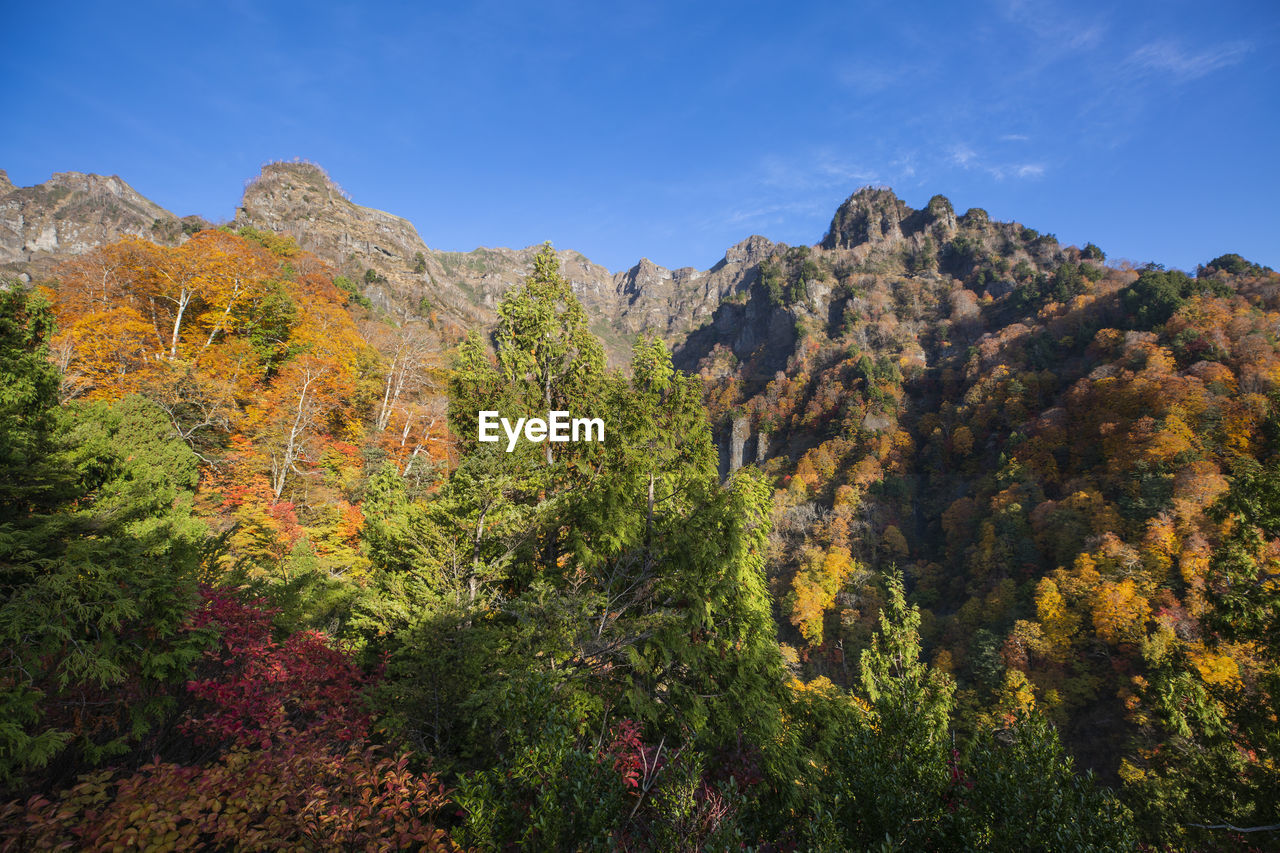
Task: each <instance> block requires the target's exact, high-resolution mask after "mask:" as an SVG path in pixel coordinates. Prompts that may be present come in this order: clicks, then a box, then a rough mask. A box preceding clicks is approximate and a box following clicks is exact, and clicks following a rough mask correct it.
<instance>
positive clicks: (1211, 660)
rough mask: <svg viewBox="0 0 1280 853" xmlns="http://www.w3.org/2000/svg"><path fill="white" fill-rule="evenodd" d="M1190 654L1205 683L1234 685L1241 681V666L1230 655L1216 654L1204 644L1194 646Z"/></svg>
mask: <svg viewBox="0 0 1280 853" xmlns="http://www.w3.org/2000/svg"><path fill="white" fill-rule="evenodd" d="M1190 656H1191V663H1192V665H1193V666H1194V667H1195V668H1196V672H1198V673H1200V677H1201V678H1202V679H1203V680H1204V683H1205V684H1220V685H1224V686H1233V685H1237V684H1239V683H1240V666H1239V665H1238V664H1237V663H1236V662H1235V660H1233V659H1232V658H1231V657H1230V656H1228V655H1220V654H1214V653H1213V652H1211V651H1208V650H1207V649H1205V648H1204V647H1203V645H1201V646H1199V647H1198V648H1193V649H1192V650H1191V652H1190Z"/></svg>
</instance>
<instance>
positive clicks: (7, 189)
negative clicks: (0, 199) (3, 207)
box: [0, 169, 14, 195]
mask: <svg viewBox="0 0 1280 853" xmlns="http://www.w3.org/2000/svg"><path fill="white" fill-rule="evenodd" d="M13 190H14V186H13V181H11V180H9V173H8V172H6V171H5V170H4V169H0V195H8V194H9V193H11V192H13Z"/></svg>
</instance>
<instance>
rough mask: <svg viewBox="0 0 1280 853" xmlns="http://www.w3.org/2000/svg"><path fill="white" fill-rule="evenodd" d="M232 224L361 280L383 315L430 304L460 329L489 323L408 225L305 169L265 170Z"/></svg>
mask: <svg viewBox="0 0 1280 853" xmlns="http://www.w3.org/2000/svg"><path fill="white" fill-rule="evenodd" d="M235 224H236V225H237V226H246V225H247V226H251V227H254V228H261V229H265V230H270V231H276V232H280V233H284V234H290V235H292V236H293V238H294V239H295V240H297V241H298V245H300V246H302V248H304V249H307V250H309V251H312V252H314V253H316V254H317V255H319V256H321V257H323V258H327V259H328V260H330V261H332V262H333V263H334V264H335V265H337V267H338V268H339V270H341V271H342V272H343V273H345V274H347V275H348V276H350V277H352V278H354V279H356V280H361V279H363V280H365V281H367V282H368V283H369V285H370V286H369V287H367V288H366V289H365V295H366V296H368V297H369V298H370V299H371V300H372V301H373V303H374V304H375V305H376V306H377V307H379V308H381V309H383V310H385V311H390V312H392V313H401V312H404V311H413V312H416V311H417V309H418V308H419V306H422V307H423V308H426V307H427V304H428V303H429V304H430V307H431V309H433V310H439V311H442V312H445V313H447V314H449V315H451V316H453V317H454V318H455V319H457V320H459V321H462V322H463V323H468V324H469V323H473V322H486V321H488V320H490V319H491V312H488V311H486V310H485V309H484V308H483V306H482V305H477V304H475V301H474V300H473V299H471V298H468V294H465V293H463V292H462V291H460V290H459V289H458V288H457V287H456V286H451V284H452V283H451V282H450V281H449V277H448V276H447V275H446V273H445V270H444V268H443V267H442V266H441V265H440V263H439V262H438V261H436V259H435V258H433V257H432V258H428V252H429V250H428V249H427V245H426V243H424V242H423V241H422V238H421V237H420V236H418V231H417V229H416V228H414V227H413V224H412V223H411V222H409V221H408V220H407V219H402V218H400V217H399V216H393V215H392V214H390V213H384V212H383V211H381V210H374V209H373V208H371V207H362V206H361V205H358V204H355V203H353V202H352V201H351V200H350V199H349V198H347V195H346V193H344V192H343V191H342V190H341V189H340V188H339V187H338V185H337V184H335V183H334V182H333V181H332V180H330V178H329V176H328V175H326V174H325V173H324V171H323V170H322V169H321V168H320V167H318V166H315V165H312V164H310V163H271V164H269V165H267V166H264V167H263V169H262V172H261V174H259V175H258V177H257V178H256V179H254V181H253V182H252V183H250V184H249V186H248V187H247V188H246V189H245V192H244V198H243V200H242V201H241V202H240V207H239V208H238V209H237V210H236V218H235ZM420 257H421V258H422V260H421V261H419V260H418V259H419V258H420ZM369 270H372V271H373V274H372V275H371V276H370V278H369V279H365V278H364V277H365V275H366V272H367V271H369ZM424 300H426V302H424Z"/></svg>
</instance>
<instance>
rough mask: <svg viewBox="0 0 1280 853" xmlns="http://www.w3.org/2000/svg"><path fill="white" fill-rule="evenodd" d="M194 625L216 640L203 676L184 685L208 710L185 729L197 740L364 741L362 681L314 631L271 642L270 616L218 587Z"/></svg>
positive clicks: (207, 595)
mask: <svg viewBox="0 0 1280 853" xmlns="http://www.w3.org/2000/svg"><path fill="white" fill-rule="evenodd" d="M204 597H205V606H204V608H203V609H202V610H200V611H199V613H197V615H196V617H195V620H194V624H195V627H197V628H203V627H209V626H213V627H217V628H218V629H220V631H221V638H220V640H219V642H218V644H217V646H216V647H215V648H213V649H211V650H210V651H208V652H206V653H205V661H204V667H203V669H204V671H205V672H207V673H209V675H208V677H206V678H202V679H197V680H193V681H191V682H189V683H188V685H187V687H188V689H190V691H191V692H192V693H194V694H195V695H196V696H197V697H199V698H200V699H202V700H204V702H205V703H207V704H206V708H205V709H204V710H202V711H201V712H199V713H197V714H196V715H194V716H193V717H192V718H191V719H189V720H188V721H187V722H186V723H185V724H184V730H185V731H187V732H188V733H190V734H192V735H194V736H195V737H196V738H197V739H199V740H208V739H213V740H227V741H230V742H232V743H235V744H240V745H245V744H252V743H256V744H260V745H262V746H263V747H264V748H265V747H266V746H268V745H269V744H270V743H272V742H273V740H279V739H282V738H285V737H293V736H294V733H295V732H296V731H302V730H304V729H305V730H306V731H307V733H308V735H315V736H318V737H323V738H329V739H333V740H338V741H342V742H350V741H354V740H358V739H364V738H365V737H367V735H368V732H369V723H370V721H369V714H368V712H367V711H366V710H364V703H363V701H362V696H361V691H362V689H363V688H364V686H365V676H364V674H363V673H362V672H361V671H360V669H359V668H358V667H357V666H356V665H355V663H354V662H353V661H352V660H351V659H350V658H349V657H348V656H347V655H346V654H344V653H342V652H341V651H338V650H336V649H333V648H330V647H329V646H328V645H327V644H326V638H325V636H324V635H323V634H321V633H319V632H317V631H299V632H298V633H296V634H293V635H292V636H290V637H288V638H287V639H285V640H284V641H283V642H280V643H277V642H276V641H275V640H273V639H272V637H271V617H272V615H273V612H272V611H270V610H267V609H264V608H263V607H262V606H261V604H260V603H258V602H255V603H253V604H246V603H244V602H242V601H240V600H239V599H237V598H235V597H233V596H230V595H227V594H226V593H223V592H219V591H216V590H206V591H205V592H204Z"/></svg>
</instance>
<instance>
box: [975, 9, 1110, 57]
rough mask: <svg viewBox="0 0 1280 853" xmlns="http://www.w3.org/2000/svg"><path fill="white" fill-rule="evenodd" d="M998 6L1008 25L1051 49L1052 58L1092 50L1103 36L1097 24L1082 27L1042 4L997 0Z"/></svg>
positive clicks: (1102, 27) (1102, 28) (1081, 23)
mask: <svg viewBox="0 0 1280 853" xmlns="http://www.w3.org/2000/svg"><path fill="white" fill-rule="evenodd" d="M999 6H1000V7H1001V11H1002V12H1003V13H1004V16H1005V17H1006V18H1007V19H1008V20H1009V21H1011V22H1013V23H1015V24H1018V25H1020V26H1023V27H1025V28H1027V29H1028V30H1030V32H1031V33H1032V34H1033V35H1034V36H1036V38H1038V39H1040V40H1041V41H1043V42H1047V43H1049V44H1050V45H1052V46H1053V52H1054V53H1055V54H1061V53H1069V52H1074V51H1080V50H1087V49H1089V48H1092V47H1096V46H1097V45H1098V44H1099V43H1101V41H1102V39H1103V37H1104V36H1105V35H1106V34H1107V26H1106V24H1104V23H1102V22H1101V21H1093V22H1088V23H1086V22H1085V21H1083V20H1081V19H1079V18H1076V17H1074V16H1072V15H1069V14H1067V13H1064V12H1062V11H1061V10H1059V9H1058V8H1057V6H1056V5H1055V4H1053V3H1050V2H1046V0H1001V2H1000V3H999Z"/></svg>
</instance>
